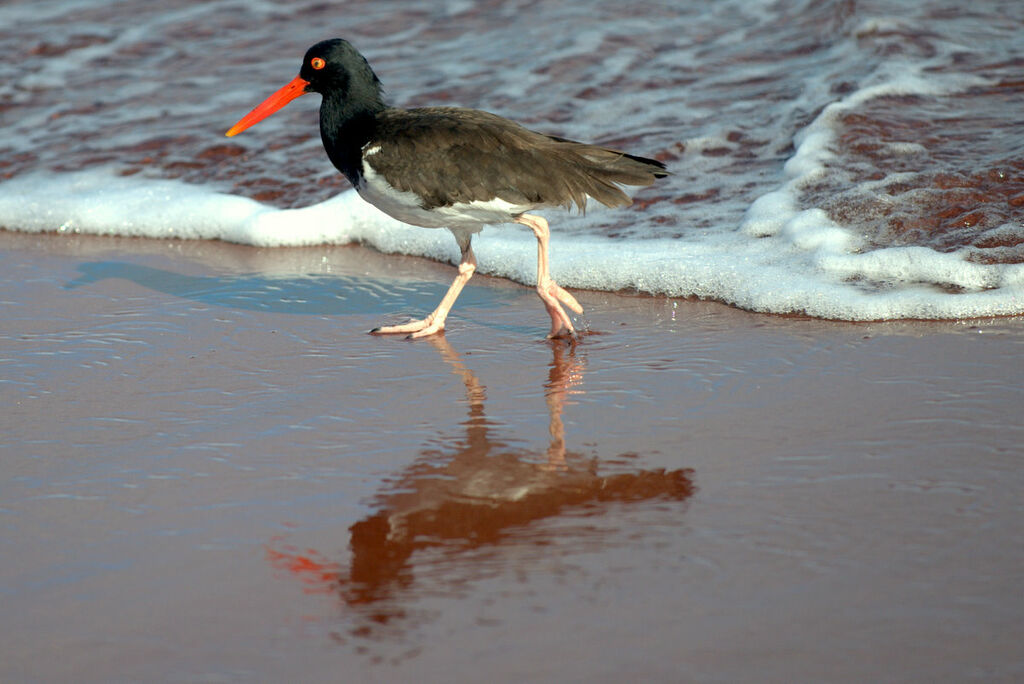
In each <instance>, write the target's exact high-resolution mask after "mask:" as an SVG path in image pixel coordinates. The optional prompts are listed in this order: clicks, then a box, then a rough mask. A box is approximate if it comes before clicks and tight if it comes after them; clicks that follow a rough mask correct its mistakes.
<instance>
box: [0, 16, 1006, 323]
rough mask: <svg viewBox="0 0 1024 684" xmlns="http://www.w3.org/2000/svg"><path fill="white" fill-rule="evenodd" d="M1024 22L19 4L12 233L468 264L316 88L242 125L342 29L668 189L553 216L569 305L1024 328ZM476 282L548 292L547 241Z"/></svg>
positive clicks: (399, 78) (506, 248)
mask: <svg viewBox="0 0 1024 684" xmlns="http://www.w3.org/2000/svg"><path fill="white" fill-rule="evenodd" d="M1022 25H1024V4H1022V3H1020V2H1019V0H991V1H987V2H978V3H969V4H965V3H954V2H918V1H917V0H886V1H884V2H882V1H881V0H879V1H876V2H853V1H852V0H834V1H828V0H826V1H811V0H802V1H801V0H787V1H781V2H780V1H776V2H764V1H757V0H754V1H750V0H723V1H721V2H715V3H706V2H683V1H681V0H675V1H671V2H645V3H642V4H641V5H630V4H629V3H621V2H610V1H595V2H586V3H576V2H564V1H557V2H556V1H553V0H552V1H544V0H513V1H511V2H507V1H504V0H502V1H500V2H499V1H497V0H488V1H485V2H469V1H466V0H452V1H450V2H434V3H419V2H412V1H411V0H396V1H393V2H369V1H366V0H353V1H350V2H339V3H324V2H321V1H313V0H300V1H296V2H288V3H279V2H260V1H258V0H255V1H254V0H214V1H204V2H199V1H197V0H168V1H166V2H161V3H152V2H144V1H143V0H124V1H122V2H118V3H81V2H78V1H77V0H33V1H32V2H28V1H27V0H22V1H17V0H15V1H11V2H7V3H5V4H3V5H2V6H0V56H2V57H3V59H0V117H2V128H0V131H2V132H0V227H2V228H3V229H6V230H10V231H27V232H43V231H48V232H62V233H92V234H101V235H121V236H138V237H144V238H149V239H164V238H193V239H196V240H226V241H231V242H237V243H243V244H250V245H259V246H266V247H287V246H294V245H319V244H341V243H350V242H360V243H364V244H367V245H370V246H372V247H374V248H376V249H378V250H381V251H383V252H385V253H403V254H412V255H420V256H426V257H430V258H434V259H440V260H447V261H455V260H456V259H457V248H456V246H455V242H454V240H453V239H452V237H451V235H450V234H448V233H447V231H444V230H428V229H423V228H418V227H412V226H405V225H402V224H400V223H397V222H395V221H393V220H392V219H390V218H388V217H386V216H384V215H382V214H381V213H379V212H378V211H377V210H376V209H374V208H373V207H371V206H369V205H367V204H365V203H364V202H362V201H361V200H360V199H359V198H358V196H356V195H355V193H354V192H353V191H352V190H351V188H349V187H348V186H347V183H346V181H344V179H343V178H342V177H341V176H340V174H338V173H337V172H336V171H335V170H334V168H333V167H332V166H331V165H330V163H329V162H328V160H327V158H326V156H325V154H324V152H323V150H322V147H321V144H320V139H319V132H318V130H317V114H316V111H317V107H318V105H319V102H318V100H319V98H318V96H316V95H311V96H308V97H305V98H301V99H299V100H297V101H296V102H294V103H293V104H291V105H289V107H287V108H286V109H284V110H282V111H281V112H279V113H278V114H276V115H274V116H273V117H271V118H270V119H268V120H266V121H264V122H262V123H260V124H259V125H258V126H256V127H254V128H252V129H250V130H248V131H246V132H245V133H244V134H242V135H240V136H237V137H235V138H232V139H227V138H225V137H224V136H223V133H224V131H225V130H226V129H227V128H228V127H229V126H231V125H232V124H233V123H234V122H235V121H236V120H238V119H239V118H240V117H241V116H242V115H243V114H245V113H246V112H248V111H249V109H251V108H252V107H253V106H254V105H255V104H257V103H258V102H260V101H261V100H262V99H263V98H264V97H265V96H266V95H268V94H269V93H271V92H273V91H274V90H275V89H277V88H278V87H279V86H281V85H283V84H284V83H285V82H287V81H288V80H290V79H291V78H292V77H293V76H294V75H295V73H296V72H297V70H298V67H299V60H300V58H301V56H302V54H303V52H304V50H305V49H306V47H307V46H308V45H310V44H312V43H314V42H316V41H318V40H321V39H323V38H327V37H333V36H342V37H345V38H347V39H349V40H350V41H352V42H353V43H354V44H355V45H356V47H357V48H359V49H360V50H361V51H362V52H363V53H364V54H365V55H366V56H367V58H368V59H369V61H370V63H371V64H372V65H373V66H374V68H375V70H376V71H377V73H378V75H379V76H380V78H381V80H382V81H383V83H384V87H385V89H386V91H387V95H388V97H389V99H390V101H391V103H392V104H394V105H396V106H420V105H429V104H438V105H462V106H470V107H478V108H482V109H487V110H490V111H493V112H496V113H498V114H501V115H504V116H507V117H509V118H512V119H515V120H517V121H519V122H521V123H523V124H525V125H527V126H529V127H531V128H534V129H536V130H539V131H542V132H545V133H550V134H554V135H560V136H565V137H570V138H574V139H580V140H586V141H591V142H596V143H600V144H605V145H609V146H615V147H619V148H622V149H625V150H627V151H629V152H631V153H634V154H640V155H645V156H652V157H656V158H658V159H661V160H663V161H664V162H665V163H666V164H668V166H669V169H670V170H671V171H672V173H673V175H672V176H671V177H669V178H667V179H665V180H664V181H662V182H659V183H658V184H656V185H655V186H653V187H651V188H646V189H643V190H640V191H639V192H637V193H636V202H635V204H634V205H633V206H632V207H629V208H625V209H619V210H606V209H603V208H600V207H594V208H593V210H592V211H588V212H587V213H586V214H585V215H575V214H574V215H567V214H565V212H560V211H550V212H542V213H545V214H546V215H547V217H548V218H549V220H550V221H551V223H552V229H553V238H552V250H553V254H552V272H553V275H554V276H555V277H556V279H558V280H560V281H561V282H562V283H563V284H565V285H567V286H570V287H577V288H587V289H595V290H607V291H618V290H626V291H638V292H642V293H649V294H653V295H665V296H671V297H698V298H704V299H712V300H718V301H722V302H726V303H729V304H732V305H735V306H738V307H741V308H744V309H748V310H751V311H759V312H771V313H802V314H808V315H811V316H816V317H823V318H830V319H845V320H877V319H894V318H921V319H943V318H964V317H978V316H1003V315H1015V314H1021V313H1024V126H1022V125H1021V122H1022V120H1024V117H1022V114H1021V113H1022V112H1024V79H1022V77H1021V73H1024V69H1022V67H1024V40H1022V39H1021V31H1020V29H1021V26H1022ZM474 248H475V251H476V253H477V257H478V260H479V262H480V270H481V271H482V272H484V273H490V274H494V275H498V276H502V277H506V278H510V279H512V280H515V281H518V282H522V283H530V282H532V281H533V279H534V278H535V268H536V264H535V247H534V241H533V237H532V235H531V234H530V233H529V231H526V230H523V229H521V228H519V227H516V226H499V227H489V228H487V229H486V230H485V231H484V232H483V233H482V234H481V235H480V236H479V237H478V238H477V239H476V240H475V245H474Z"/></svg>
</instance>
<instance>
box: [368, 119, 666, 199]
mask: <svg viewBox="0 0 1024 684" xmlns="http://www.w3.org/2000/svg"><path fill="white" fill-rule="evenodd" d="M376 128H377V130H376V132H375V135H374V136H373V138H372V139H371V140H370V141H369V142H368V143H367V144H366V146H365V147H364V154H366V151H369V150H374V152H373V154H368V155H366V156H365V157H364V162H365V163H367V164H370V165H371V166H372V167H373V169H374V171H375V172H376V173H379V174H382V175H383V176H385V177H386V178H387V179H388V182H389V183H390V184H391V185H392V186H393V187H395V188H396V189H398V190H402V191H406V192H412V193H415V194H416V195H418V196H419V197H421V198H422V200H423V207H424V208H425V209H432V208H436V207H445V206H450V205H452V204H464V203H471V202H489V201H491V200H494V199H496V198H497V199H500V200H504V201H505V202H508V203H510V204H513V205H519V206H529V207H541V206H564V207H567V208H569V207H571V206H572V205H576V206H577V207H579V208H581V209H582V208H583V207H584V205H585V204H586V199H587V197H592V198H593V199H595V200H596V201H598V202H600V203H602V204H604V205H606V206H611V207H615V206H625V205H628V204H630V203H631V200H630V198H629V196H628V195H626V193H625V192H623V191H622V189H621V187H620V186H623V185H630V186H645V185H650V184H651V183H653V182H654V180H655V179H656V178H660V177H662V176H665V175H667V173H668V172H667V171H666V170H665V166H664V164H662V163H661V162H659V161H656V160H653V159H646V158H644V157H636V156H633V155H629V154H626V153H624V152H619V151H616V150H610V149H607V148H603V147H599V146H597V145H588V144H585V143H579V142H575V141H572V140H567V139H565V138H558V137H554V136H548V135H544V134H542V133H537V132H535V131H531V130H529V129H527V128H524V127H523V126H520V125H519V124H516V123H514V122H512V121H509V120H508V119H504V118H502V117H500V116H497V115H496V114H491V113H489V112H484V111H481V110H476V109H464V108H458V107H429V108H419V109H409V110H403V109H388V110H385V111H384V112H382V113H380V114H379V115H378V121H377V127H376Z"/></svg>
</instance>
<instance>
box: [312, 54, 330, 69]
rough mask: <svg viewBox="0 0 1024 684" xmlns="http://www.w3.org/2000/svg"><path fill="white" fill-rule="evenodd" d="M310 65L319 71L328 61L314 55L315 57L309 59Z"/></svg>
mask: <svg viewBox="0 0 1024 684" xmlns="http://www.w3.org/2000/svg"><path fill="white" fill-rule="evenodd" d="M309 66H311V67H313V68H314V69H316V70H317V71H319V70H320V69H323V68H324V67H325V66H327V62H325V61H324V60H323V58H322V57H314V58H313V59H311V60H309Z"/></svg>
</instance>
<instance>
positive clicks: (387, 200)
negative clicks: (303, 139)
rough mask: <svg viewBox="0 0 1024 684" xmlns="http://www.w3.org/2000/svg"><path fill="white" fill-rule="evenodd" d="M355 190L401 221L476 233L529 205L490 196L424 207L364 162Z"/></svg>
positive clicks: (509, 221)
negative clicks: (484, 199) (361, 174)
mask: <svg viewBox="0 0 1024 684" xmlns="http://www.w3.org/2000/svg"><path fill="white" fill-rule="evenodd" d="M356 191H357V192H358V193H359V196H360V197H362V198H363V199H364V200H366V201H367V202H369V203H370V204H372V205H373V206H375V207H377V208H378V209H380V210H381V211H383V212H384V213H385V214H387V215H388V216H391V217H393V218H396V219H398V220H399V221H402V222H403V223H411V224H412V225H414V226H423V227H425V228H453V229H459V230H462V231H469V232H473V233H476V232H479V231H480V230H481V229H482V228H483V227H484V226H485V225H487V224H494V223H511V222H512V219H513V218H515V217H516V216H518V215H519V214H521V213H523V212H524V211H527V210H529V209H532V208H533V207H532V206H520V205H516V204H511V203H510V202H506V201H505V200H503V199H499V198H494V199H492V200H489V201H486V202H482V201H474V202H463V203H458V204H453V205H450V206H447V207H435V208H434V209H424V208H423V206H422V203H421V201H420V198H419V197H418V196H417V195H416V194H415V193H412V192H407V191H405V190H397V189H395V188H394V187H392V186H391V185H390V184H388V182H387V181H386V180H384V178H383V176H381V175H380V174H378V173H377V172H376V171H374V170H373V167H371V166H370V165H369V164H366V163H363V177H362V178H361V179H360V183H359V185H358V186H357V187H356Z"/></svg>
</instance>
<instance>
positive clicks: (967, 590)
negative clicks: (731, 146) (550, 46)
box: [0, 232, 1024, 682]
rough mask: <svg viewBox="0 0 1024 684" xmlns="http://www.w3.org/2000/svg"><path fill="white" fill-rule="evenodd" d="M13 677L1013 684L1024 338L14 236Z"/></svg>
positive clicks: (5, 426)
mask: <svg viewBox="0 0 1024 684" xmlns="http://www.w3.org/2000/svg"><path fill="white" fill-rule="evenodd" d="M0 260H2V263H0V273H2V274H3V275H2V278H3V292H4V295H3V298H2V299H3V324H2V326H0V357H2V359H3V368H4V372H3V375H2V378H0V380H2V384H3V396H4V406H5V410H4V411H3V417H2V419H0V420H2V430H0V434H2V437H0V453H2V454H3V456H2V458H3V463H4V468H3V475H2V476H0V492H2V504H0V511H2V518H0V519H2V521H3V527H4V534H3V542H2V543H3V547H2V548H3V551H2V555H3V558H4V562H3V564H2V565H0V606H2V611H0V614H2V615H3V617H2V618H0V620H2V633H3V635H4V639H3V640H0V663H2V665H0V679H3V681H5V682H56V681H75V682H133V681H146V682H163V681H167V682H280V681H286V680H296V679H300V680H303V681H345V682H364V681H365V682H391V681H394V682H399V681H412V680H413V679H415V680H416V681H426V682H453V681H459V682H469V681H480V680H484V679H486V680H488V681H492V682H519V681H536V682H540V681H550V682H574V681H579V682H582V681H588V682H617V681H623V680H626V679H632V680H636V681H659V682H676V681H692V682H782V681H829V682H866V681H887V682H912V681H929V682H964V681H984V682H1010V681H1019V680H1020V678H1021V677H1022V676H1024V655H1022V653H1021V650H1020V644H1019V638H1020V633H1021V627H1022V608H1024V604H1022V600H1021V594H1020V584H1021V580H1022V579H1024V577H1022V570H1021V568H1024V529H1022V526H1021V523H1020V521H1021V519H1022V517H1021V516H1022V513H1024V510H1022V508H1024V506H1022V503H1021V497H1020V492H1021V491H1022V486H1024V475H1022V474H1021V469H1020V459H1021V453H1022V452H1021V446H1020V445H1021V443H1022V441H1024V428H1022V427H1021V420H1020V415H1021V408H1022V406H1024V390H1022V387H1024V365H1022V364H1021V363H1020V359H1021V356H1022V352H1024V327H1022V325H1021V321H1020V320H1019V319H995V320H980V321H963V322H945V323H930V322H899V323H884V324H874V323H863V324H850V323H832V322H826V321H820V320H811V319H802V318H795V317H779V316H765V315H756V314H751V313H746V312H742V311H738V310H735V309H732V308H729V307H726V306H723V305H720V304H716V303H709V302H697V301H685V300H671V299H665V298H651V297H637V296H630V295H628V294H622V295H618V294H608V293H597V292H586V291H577V292H576V295H577V296H578V298H579V300H580V302H581V303H582V304H583V305H584V307H585V308H586V310H587V313H586V315H585V317H584V318H583V320H582V322H583V324H584V327H585V328H587V329H588V334H587V335H586V336H585V337H584V338H583V339H582V341H581V342H580V343H579V344H577V345H575V346H569V345H566V344H565V343H561V342H548V341H545V340H544V339H543V335H544V333H545V332H546V326H547V317H546V315H545V313H544V310H543V308H542V307H541V305H540V303H539V301H538V300H537V298H536V296H535V294H534V293H533V291H532V290H531V289H530V288H527V287H522V286H519V285H516V284H512V283H509V282H507V281H503V280H500V279H494V278H487V277H478V278H474V279H473V281H472V282H471V283H470V285H469V286H468V287H467V290H466V292H465V293H464V295H463V297H462V299H461V300H460V302H459V305H458V306H457V307H456V309H455V312H454V313H453V315H452V317H451V318H450V319H449V329H448V330H447V332H446V334H445V335H444V336H443V338H441V339H438V340H434V341H418V342H408V341H405V340H402V339H396V338H381V337H375V336H371V335H368V334H366V331H367V330H369V329H371V328H373V327H375V326H376V325H379V324H380V323H382V322H392V321H398V320H401V319H402V318H403V317H406V316H411V315H414V314H421V313H422V312H423V311H424V310H426V309H428V308H430V307H431V306H432V302H434V301H435V300H436V298H437V297H438V296H439V294H440V293H441V292H443V291H444V289H445V287H446V286H447V283H448V281H449V279H450V277H451V274H452V268H451V267H450V266H448V265H444V264H438V263H434V262H430V261H426V260H421V259H416V258H409V257H394V256H383V255H380V254H378V253H376V252H373V251H371V250H367V249H365V248H362V247H328V248H304V249H298V248H296V249H270V250H261V249H257V248H251V247H241V246H233V245H228V244H224V243H219V242H210V241H193V242H190V241H157V240H144V239H117V238H96V237H86V236H55V235H21V234H13V233H7V232H0Z"/></svg>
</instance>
